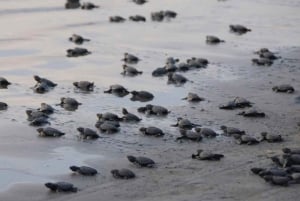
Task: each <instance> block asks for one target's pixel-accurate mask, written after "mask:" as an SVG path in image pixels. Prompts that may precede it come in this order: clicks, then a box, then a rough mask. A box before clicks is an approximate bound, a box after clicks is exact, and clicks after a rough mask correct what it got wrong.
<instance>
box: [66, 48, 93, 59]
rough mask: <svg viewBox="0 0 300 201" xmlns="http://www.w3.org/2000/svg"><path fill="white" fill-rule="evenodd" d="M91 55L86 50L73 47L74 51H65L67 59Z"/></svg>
mask: <svg viewBox="0 0 300 201" xmlns="http://www.w3.org/2000/svg"><path fill="white" fill-rule="evenodd" d="M89 54H91V52H90V51H88V50H87V49H86V48H80V47H75V48H74V49H67V57H79V56H85V55H89Z"/></svg>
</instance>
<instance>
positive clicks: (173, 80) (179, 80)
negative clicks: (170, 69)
mask: <svg viewBox="0 0 300 201" xmlns="http://www.w3.org/2000/svg"><path fill="white" fill-rule="evenodd" d="M187 81H188V79H187V78H186V77H184V76H183V75H180V74H177V73H169V74H168V84H176V85H182V84H184V83H186V82H187Z"/></svg>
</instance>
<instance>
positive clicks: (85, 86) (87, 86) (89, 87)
mask: <svg viewBox="0 0 300 201" xmlns="http://www.w3.org/2000/svg"><path fill="white" fill-rule="evenodd" d="M73 85H74V86H75V87H76V88H77V89H80V90H82V91H93V90H94V82H89V81H79V82H73Z"/></svg>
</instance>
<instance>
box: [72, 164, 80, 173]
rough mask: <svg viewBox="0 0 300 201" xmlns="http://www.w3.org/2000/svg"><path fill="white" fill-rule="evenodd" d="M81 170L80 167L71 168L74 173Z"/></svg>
mask: <svg viewBox="0 0 300 201" xmlns="http://www.w3.org/2000/svg"><path fill="white" fill-rule="evenodd" d="M79 169H80V167H78V166H74V165H73V166H70V170H72V171H73V172H76V171H78V170H79Z"/></svg>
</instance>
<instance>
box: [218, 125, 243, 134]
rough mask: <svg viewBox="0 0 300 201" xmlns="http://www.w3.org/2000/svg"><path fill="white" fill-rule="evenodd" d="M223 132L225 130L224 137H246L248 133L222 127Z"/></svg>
mask: <svg viewBox="0 0 300 201" xmlns="http://www.w3.org/2000/svg"><path fill="white" fill-rule="evenodd" d="M221 130H223V132H224V135H227V136H231V135H244V134H245V133H246V132H245V131H243V130H240V129H238V128H234V127H227V126H221Z"/></svg>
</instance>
